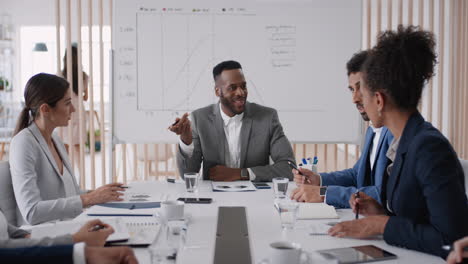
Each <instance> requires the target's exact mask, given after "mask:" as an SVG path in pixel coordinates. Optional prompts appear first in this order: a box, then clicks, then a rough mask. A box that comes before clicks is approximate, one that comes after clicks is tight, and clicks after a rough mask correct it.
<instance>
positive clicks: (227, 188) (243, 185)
mask: <svg viewBox="0 0 468 264" xmlns="http://www.w3.org/2000/svg"><path fill="white" fill-rule="evenodd" d="M211 185H212V187H213V191H214V192H249V191H250V192H251V191H256V190H257V188H255V186H254V185H253V184H252V182H251V181H233V182H219V181H213V182H211Z"/></svg>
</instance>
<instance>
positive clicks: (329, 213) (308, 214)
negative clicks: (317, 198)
mask: <svg viewBox="0 0 468 264" xmlns="http://www.w3.org/2000/svg"><path fill="white" fill-rule="evenodd" d="M328 218H338V214H337V213H336V210H335V207H333V206H331V205H328V204H326V203H300V204H299V211H298V212H297V219H328Z"/></svg>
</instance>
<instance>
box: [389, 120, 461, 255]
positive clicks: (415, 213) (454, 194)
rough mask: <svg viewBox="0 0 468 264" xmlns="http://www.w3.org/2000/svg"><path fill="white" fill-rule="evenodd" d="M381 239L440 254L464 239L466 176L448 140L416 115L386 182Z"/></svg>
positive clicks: (406, 127)
mask: <svg viewBox="0 0 468 264" xmlns="http://www.w3.org/2000/svg"><path fill="white" fill-rule="evenodd" d="M385 190H386V197H387V199H386V200H385V201H383V202H384V203H383V204H384V207H385V208H386V209H387V208H388V209H390V210H389V211H388V214H389V215H390V219H389V220H388V222H387V225H386V226H385V231H384V235H383V237H384V240H385V241H386V242H387V243H388V244H391V245H396V246H400V247H405V248H409V249H414V250H418V251H423V252H426V253H430V254H434V255H439V256H441V257H443V258H445V257H446V256H447V252H445V251H444V250H442V245H447V244H452V243H453V242H454V241H455V240H457V239H460V238H462V237H464V236H466V235H468V203H467V198H466V195H465V184H464V174H463V169H462V167H461V165H460V162H459V160H458V158H457V154H456V153H455V151H454V150H453V148H452V146H451V145H450V143H449V141H448V140H447V139H446V138H445V137H444V136H443V135H442V134H441V133H440V132H439V131H438V130H437V129H436V128H434V127H433V126H432V125H431V124H430V123H428V122H425V121H424V118H423V117H422V116H421V114H419V112H416V113H414V114H413V115H412V116H411V117H410V118H409V120H408V122H407V123H406V126H405V128H404V130H403V134H402V135H401V137H400V142H399V145H398V149H397V153H396V157H395V161H394V165H393V168H392V171H391V174H390V176H389V177H388V182H387V184H386V188H385Z"/></svg>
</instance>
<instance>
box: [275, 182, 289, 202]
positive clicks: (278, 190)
mask: <svg viewBox="0 0 468 264" xmlns="http://www.w3.org/2000/svg"><path fill="white" fill-rule="evenodd" d="M288 184H289V179H288V178H283V177H277V178H273V190H274V192H275V198H280V199H282V198H285V197H286V191H287V190H288Z"/></svg>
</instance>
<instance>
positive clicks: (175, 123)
mask: <svg viewBox="0 0 468 264" xmlns="http://www.w3.org/2000/svg"><path fill="white" fill-rule="evenodd" d="M179 121H180V119H179V120H177V121H175V122H174V123H173V124H172V125H171V126H175V125H177V123H179Z"/></svg>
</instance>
